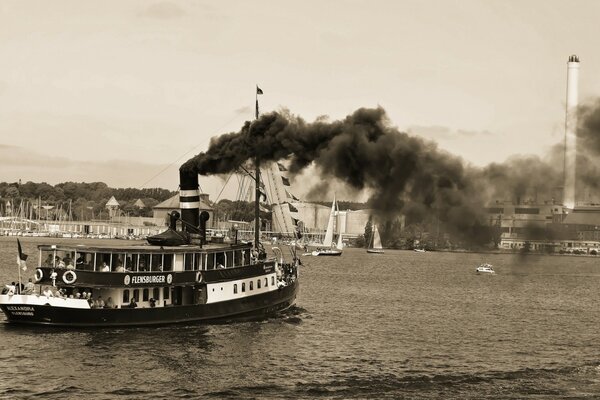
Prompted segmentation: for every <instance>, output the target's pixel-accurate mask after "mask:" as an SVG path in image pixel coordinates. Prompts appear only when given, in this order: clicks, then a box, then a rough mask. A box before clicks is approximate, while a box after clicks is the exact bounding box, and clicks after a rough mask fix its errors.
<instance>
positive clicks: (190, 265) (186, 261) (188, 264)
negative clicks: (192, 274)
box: [183, 253, 194, 271]
mask: <svg viewBox="0 0 600 400" xmlns="http://www.w3.org/2000/svg"><path fill="white" fill-rule="evenodd" d="M183 265H184V269H185V270H186V271H193V270H194V253H186V254H184V255H183Z"/></svg>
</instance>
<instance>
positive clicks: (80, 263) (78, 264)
mask: <svg viewBox="0 0 600 400" xmlns="http://www.w3.org/2000/svg"><path fill="white" fill-rule="evenodd" d="M93 261H94V254H93V253H77V258H76V259H75V269H80V270H88V271H93V270H94V262H93Z"/></svg>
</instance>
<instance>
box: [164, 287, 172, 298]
mask: <svg viewBox="0 0 600 400" xmlns="http://www.w3.org/2000/svg"><path fill="white" fill-rule="evenodd" d="M169 293H171V292H170V291H169V288H168V287H166V288H163V297H164V299H165V300H169Z"/></svg>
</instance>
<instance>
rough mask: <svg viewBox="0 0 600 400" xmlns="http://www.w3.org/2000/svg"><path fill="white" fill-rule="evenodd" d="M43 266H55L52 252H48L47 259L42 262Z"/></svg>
mask: <svg viewBox="0 0 600 400" xmlns="http://www.w3.org/2000/svg"><path fill="white" fill-rule="evenodd" d="M42 266H44V267H53V266H54V258H53V257H52V254H48V257H46V259H45V260H44V262H43V263H42Z"/></svg>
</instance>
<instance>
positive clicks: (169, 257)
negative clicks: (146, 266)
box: [162, 254, 174, 271]
mask: <svg viewBox="0 0 600 400" xmlns="http://www.w3.org/2000/svg"><path fill="white" fill-rule="evenodd" d="M173 256H174V254H165V255H164V257H163V269H162V271H173Z"/></svg>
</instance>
